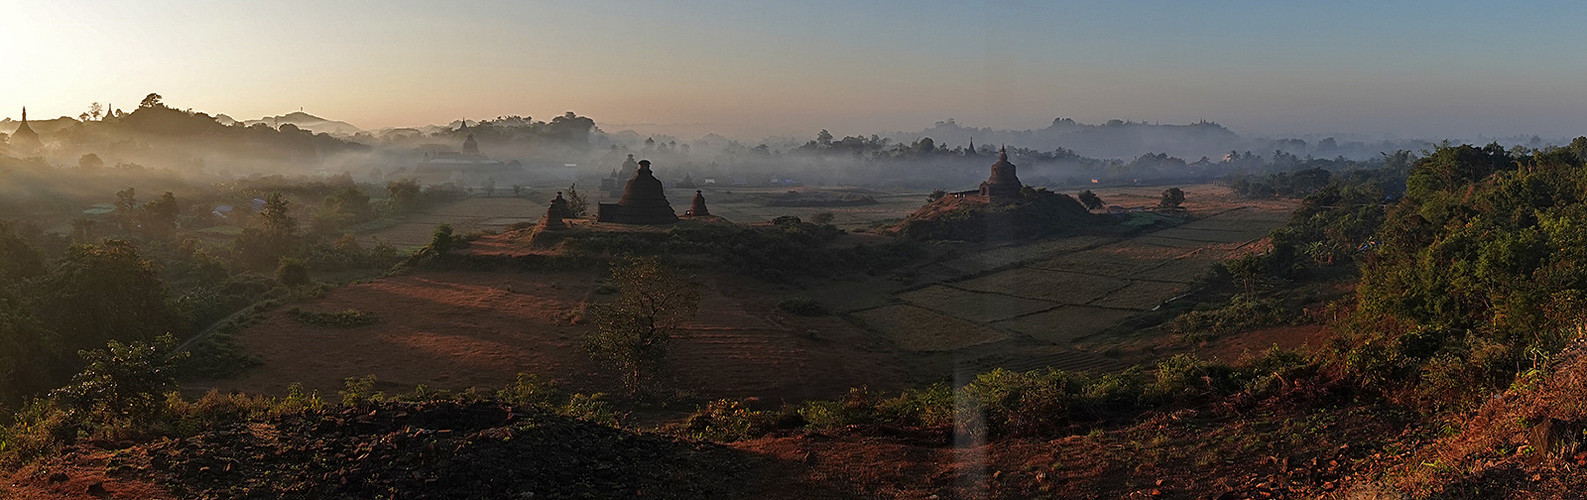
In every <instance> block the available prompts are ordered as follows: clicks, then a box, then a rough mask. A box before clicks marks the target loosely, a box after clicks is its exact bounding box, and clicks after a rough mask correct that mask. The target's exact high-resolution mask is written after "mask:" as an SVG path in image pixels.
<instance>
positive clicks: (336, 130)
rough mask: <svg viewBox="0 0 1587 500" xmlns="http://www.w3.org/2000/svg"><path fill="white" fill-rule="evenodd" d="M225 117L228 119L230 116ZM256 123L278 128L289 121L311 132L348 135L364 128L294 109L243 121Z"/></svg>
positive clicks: (248, 123) (250, 123) (250, 124)
mask: <svg viewBox="0 0 1587 500" xmlns="http://www.w3.org/2000/svg"><path fill="white" fill-rule="evenodd" d="M227 118H228V119H230V117H227ZM256 123H263V124H265V125H268V126H270V128H280V127H281V126H282V125H286V124H288V123H290V124H292V125H295V126H297V127H298V128H300V129H304V130H308V131H311V132H315V133H326V134H331V135H340V136H350V135H353V134H356V133H359V132H362V131H363V130H364V129H361V128H358V127H357V126H355V125H353V124H351V123H347V122H343V121H335V120H327V119H324V118H320V117H318V116H314V115H311V114H308V113H304V112H302V111H295V112H292V113H287V114H284V115H281V116H266V117H264V118H260V119H258V120H247V121H244V122H243V124H244V125H248V126H253V125H254V124H256Z"/></svg>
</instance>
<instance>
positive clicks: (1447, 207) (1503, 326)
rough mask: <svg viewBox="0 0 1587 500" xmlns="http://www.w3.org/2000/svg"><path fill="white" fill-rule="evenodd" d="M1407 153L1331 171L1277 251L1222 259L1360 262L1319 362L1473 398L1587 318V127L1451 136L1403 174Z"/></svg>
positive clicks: (1423, 392)
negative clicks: (1476, 139) (1375, 164)
mask: <svg viewBox="0 0 1587 500" xmlns="http://www.w3.org/2000/svg"><path fill="white" fill-rule="evenodd" d="M1403 157H1404V155H1403V154H1401V155H1395V156H1394V157H1391V158H1390V161H1389V162H1387V165H1386V166H1384V167H1380V168H1378V169H1370V170H1356V171H1347V172H1345V173H1344V174H1340V175H1333V176H1332V177H1330V179H1329V182H1328V183H1327V184H1326V185H1324V186H1322V187H1319V188H1316V189H1314V190H1311V192H1310V194H1308V195H1307V196H1306V198H1305V201H1304V204H1303V206H1302V208H1301V209H1300V210H1299V211H1297V212H1296V214H1295V216H1294V218H1293V219H1292V221H1291V223H1290V224H1289V225H1288V226H1286V227H1284V228H1281V229H1279V230H1276V231H1274V232H1273V234H1272V243H1273V246H1272V249H1271V250H1269V251H1268V252H1265V253H1263V254H1259V255H1255V256H1251V257H1248V258H1245V259H1241V260H1240V261H1235V262H1231V263H1229V264H1228V265H1227V268H1228V269H1229V270H1230V272H1231V273H1232V274H1233V275H1234V276H1236V279H1237V280H1240V279H1244V280H1251V281H1252V282H1256V283H1275V282H1286V281H1288V282H1303V281H1304V280H1307V279H1310V277H1312V276H1317V275H1319V274H1321V273H1322V271H1323V270H1325V269H1329V268H1345V269H1348V270H1351V271H1352V272H1357V273H1359V283H1358V285H1357V286H1356V291H1355V294H1354V295H1353V297H1352V298H1351V300H1350V301H1349V303H1348V304H1347V307H1345V308H1344V309H1343V311H1345V312H1346V314H1344V315H1343V316H1341V317H1340V319H1339V320H1338V324H1336V325H1335V329H1336V330H1337V331H1338V333H1339V335H1338V336H1337V337H1336V338H1335V339H1334V340H1333V342H1332V344H1331V345H1330V347H1329V349H1328V350H1327V352H1326V353H1325V354H1324V355H1323V356H1321V357H1320V358H1319V361H1320V362H1323V363H1326V364H1327V365H1328V366H1329V367H1331V368H1332V370H1333V372H1334V373H1337V374H1339V375H1340V376H1343V377H1346V378H1348V379H1350V380H1354V381H1355V382H1356V383H1359V384H1360V385H1362V386H1363V387H1368V388H1373V389H1376V390H1381V391H1383V392H1384V393H1385V394H1388V395H1390V396H1391V397H1394V398H1396V399H1397V400H1399V401H1403V402H1405V403H1407V404H1411V405H1414V406H1415V407H1417V408H1420V409H1422V410H1423V411H1426V412H1431V413H1437V412H1442V411H1447V410H1464V409H1469V408H1471V407H1472V405H1474V404H1476V403H1478V402H1480V401H1482V400H1483V398H1485V397H1486V395H1488V394H1491V392H1492V391H1495V390H1502V389H1504V388H1505V387H1508V386H1509V385H1510V384H1511V382H1512V381H1513V380H1515V379H1516V378H1517V377H1518V376H1520V375H1523V374H1525V373H1528V372H1530V371H1532V370H1536V369H1540V368H1542V367H1543V366H1545V364H1546V362H1547V360H1548V358H1549V356H1550V355H1552V353H1554V352H1557V351H1558V350H1559V349H1560V348H1561V347H1562V346H1563V345H1564V342H1565V341H1566V340H1567V339H1569V338H1572V337H1573V336H1575V332H1576V331H1577V329H1578V328H1580V326H1581V325H1582V322H1583V321H1584V319H1587V318H1584V317H1583V314H1582V313H1581V310H1582V308H1581V305H1582V300H1583V299H1582V290H1584V289H1587V250H1584V246H1583V243H1584V242H1587V227H1583V225H1582V224H1581V221H1583V220H1587V192H1584V191H1583V190H1582V186H1587V161H1584V159H1587V138H1578V139H1577V140H1576V141H1574V142H1573V143H1572V144H1571V145H1570V146H1568V147H1562V148H1548V149H1544V150H1529V149H1524V148H1515V149H1513V150H1506V149H1505V148H1503V147H1501V146H1499V145H1497V144H1490V145H1487V146H1483V147H1477V146H1471V145H1458V146H1456V145H1443V146H1440V147H1438V148H1436V149H1434V150H1432V151H1430V152H1428V153H1427V154H1426V156H1424V157H1421V158H1417V159H1415V160H1414V161H1413V162H1412V163H1411V165H1410V167H1409V168H1408V169H1405V170H1404V172H1405V176H1404V178H1403V184H1401V183H1400V180H1399V179H1400V177H1399V172H1400V171H1401V170H1400V169H1399V168H1398V167H1397V165H1398V163H1399V161H1398V159H1399V158H1403ZM1277 179H1281V178H1279V177H1276V176H1275V177H1269V178H1268V179H1267V180H1266V181H1265V182H1272V181H1274V180H1277ZM1291 179H1293V177H1291ZM1401 185H1403V186H1404V187H1403V199H1398V200H1397V201H1396V196H1394V195H1392V194H1387V193H1393V192H1395V191H1396V189H1395V188H1397V187H1398V186H1401Z"/></svg>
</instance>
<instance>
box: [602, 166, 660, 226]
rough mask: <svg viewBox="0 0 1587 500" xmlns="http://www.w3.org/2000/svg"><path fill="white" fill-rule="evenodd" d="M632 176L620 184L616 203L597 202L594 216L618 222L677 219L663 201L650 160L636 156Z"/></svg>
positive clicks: (651, 221) (658, 221)
mask: <svg viewBox="0 0 1587 500" xmlns="http://www.w3.org/2000/svg"><path fill="white" fill-rule="evenodd" d="M638 167H639V168H638V169H637V170H635V171H634V176H633V178H630V179H628V185H627V186H624V187H623V198H622V199H621V200H619V201H618V202H617V203H601V204H600V205H598V206H597V211H596V215H595V220H597V221H600V222H615V223H618V224H671V223H674V222H678V214H677V213H675V212H673V211H672V204H670V203H667V191H666V189H665V188H664V187H662V185H661V179H657V178H656V175H655V174H654V173H652V172H651V171H650V160H640V161H639V163H638Z"/></svg>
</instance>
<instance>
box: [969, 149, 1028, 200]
mask: <svg viewBox="0 0 1587 500" xmlns="http://www.w3.org/2000/svg"><path fill="white" fill-rule="evenodd" d="M1024 187H1025V185H1024V184H1020V182H1019V176H1018V175H1016V174H1015V167H1014V164H1013V163H1009V162H1008V148H1006V147H1005V148H1002V149H999V150H998V152H997V163H993V164H992V175H991V176H990V177H987V178H986V182H982V183H981V192H980V195H981V196H984V197H986V198H987V199H988V200H990V201H992V202H1002V201H1012V200H1015V199H1018V198H1019V197H1020V189H1021V188H1024Z"/></svg>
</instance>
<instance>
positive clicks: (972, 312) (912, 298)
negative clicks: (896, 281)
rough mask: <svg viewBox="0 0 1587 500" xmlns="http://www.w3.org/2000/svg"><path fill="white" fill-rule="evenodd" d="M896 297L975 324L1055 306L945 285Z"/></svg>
mask: <svg viewBox="0 0 1587 500" xmlns="http://www.w3.org/2000/svg"><path fill="white" fill-rule="evenodd" d="M899 298H901V299H904V300H906V301H909V303H911V304H914V305H917V306H920V307H924V308H926V309H931V310H933V311H939V312H948V313H950V314H954V315H956V316H958V317H960V318H964V319H968V320H970V321H975V322H978V323H988V322H992V321H997V320H1000V319H1008V318H1012V317H1015V316H1021V315H1025V314H1030V313H1033V312H1037V311H1042V310H1045V309H1051V308H1053V307H1054V306H1055V304H1053V303H1052V302H1047V301H1042V300H1031V299H1022V298H1019V297H1010V296H1007V295H1001V294H993V293H980V292H971V291H966V290H962V289H958V288H952V287H948V286H944V285H932V286H930V287H926V288H922V289H919V290H915V291H913V292H908V293H905V294H902V295H899Z"/></svg>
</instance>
